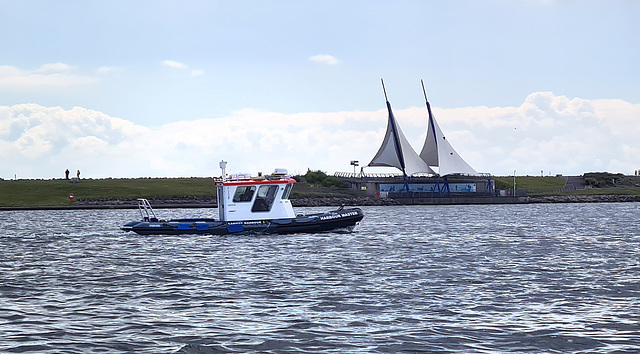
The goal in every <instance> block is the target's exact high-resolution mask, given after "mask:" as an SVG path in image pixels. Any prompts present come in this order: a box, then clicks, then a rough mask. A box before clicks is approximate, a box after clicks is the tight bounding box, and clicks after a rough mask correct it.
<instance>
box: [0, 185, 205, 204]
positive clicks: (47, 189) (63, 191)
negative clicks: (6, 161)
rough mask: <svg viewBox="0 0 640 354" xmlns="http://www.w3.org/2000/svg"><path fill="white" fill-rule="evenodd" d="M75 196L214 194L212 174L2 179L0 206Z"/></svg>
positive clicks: (64, 200) (54, 201) (65, 200)
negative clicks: (196, 175) (178, 176)
mask: <svg viewBox="0 0 640 354" xmlns="http://www.w3.org/2000/svg"><path fill="white" fill-rule="evenodd" d="M70 193H73V195H74V197H75V199H107V198H150V197H180V196H215V184H214V182H213V179H211V178H139V179H83V180H80V181H79V182H78V183H71V181H69V180H61V179H57V180H0V206H2V207H20V206H62V205H70V204H71V203H70V201H69V194H70Z"/></svg>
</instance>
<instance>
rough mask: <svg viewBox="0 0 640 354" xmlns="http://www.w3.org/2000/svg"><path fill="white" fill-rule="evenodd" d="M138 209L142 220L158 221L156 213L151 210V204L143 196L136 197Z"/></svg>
mask: <svg viewBox="0 0 640 354" xmlns="http://www.w3.org/2000/svg"><path fill="white" fill-rule="evenodd" d="M138 210H140V216H142V220H143V221H147V222H149V221H151V222H157V221H158V218H157V217H156V213H155V212H154V211H153V208H151V204H150V203H149V201H148V200H146V199H144V198H138Z"/></svg>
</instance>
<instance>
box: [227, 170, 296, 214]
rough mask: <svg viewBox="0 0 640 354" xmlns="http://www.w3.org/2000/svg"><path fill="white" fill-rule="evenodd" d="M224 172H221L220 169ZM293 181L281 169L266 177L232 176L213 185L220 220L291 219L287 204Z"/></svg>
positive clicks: (290, 208) (289, 207)
mask: <svg viewBox="0 0 640 354" xmlns="http://www.w3.org/2000/svg"><path fill="white" fill-rule="evenodd" d="M223 171H224V169H223ZM294 183H296V180H295V179H293V178H291V177H290V176H288V175H287V171H286V170H284V169H276V172H275V173H274V174H272V175H270V176H267V177H263V176H259V177H250V176H235V177H233V178H230V179H227V178H226V176H225V175H224V172H223V179H222V180H221V181H218V182H216V188H217V192H218V213H219V219H220V221H250V220H270V219H287V218H295V217H296V215H295V212H294V211H293V207H292V206H291V201H289V195H290V194H291V189H292V188H293V184H294Z"/></svg>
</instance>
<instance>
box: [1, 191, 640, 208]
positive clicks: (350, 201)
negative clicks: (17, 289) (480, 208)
mask: <svg viewBox="0 0 640 354" xmlns="http://www.w3.org/2000/svg"><path fill="white" fill-rule="evenodd" d="M500 198H501V197H495V199H494V198H491V199H492V200H493V202H491V203H478V204H502V203H500ZM149 202H150V203H151V205H152V207H154V208H157V209H168V208H171V209H173V208H216V207H217V203H216V200H215V198H212V197H170V198H151V199H149ZM619 202H640V195H626V194H604V195H565V196H559V195H550V196H532V197H524V198H522V201H521V202H518V203H517V204H536V203H619ZM291 204H292V205H293V206H294V207H339V206H341V205H347V206H398V205H407V203H403V202H401V201H399V200H395V199H390V198H373V197H364V196H362V197H333V196H331V197H325V196H318V197H299V198H292V199H291ZM437 204H438V203H429V204H428V205H437ZM448 204H450V203H448ZM454 204H455V203H454ZM459 204H468V203H462V202H461V203H459ZM509 204H513V202H510V203H509ZM137 207H138V204H137V200H136V199H133V198H131V199H130V198H123V199H117V198H108V199H87V200H83V199H81V200H78V201H76V202H75V203H73V204H70V205H66V206H27V207H0V211H2V210H78V209H136V208H137Z"/></svg>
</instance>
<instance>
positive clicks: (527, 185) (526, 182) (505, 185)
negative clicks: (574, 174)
mask: <svg viewBox="0 0 640 354" xmlns="http://www.w3.org/2000/svg"><path fill="white" fill-rule="evenodd" d="M495 181H496V186H495V188H496V189H513V176H500V177H495ZM566 183H567V180H566V179H565V178H564V177H535V176H516V189H524V190H525V191H527V192H529V191H534V190H541V189H545V188H562V187H564V185H565V184H566Z"/></svg>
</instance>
